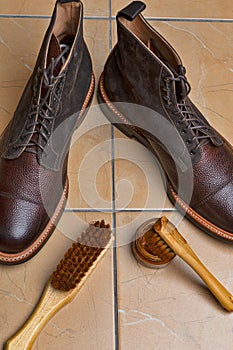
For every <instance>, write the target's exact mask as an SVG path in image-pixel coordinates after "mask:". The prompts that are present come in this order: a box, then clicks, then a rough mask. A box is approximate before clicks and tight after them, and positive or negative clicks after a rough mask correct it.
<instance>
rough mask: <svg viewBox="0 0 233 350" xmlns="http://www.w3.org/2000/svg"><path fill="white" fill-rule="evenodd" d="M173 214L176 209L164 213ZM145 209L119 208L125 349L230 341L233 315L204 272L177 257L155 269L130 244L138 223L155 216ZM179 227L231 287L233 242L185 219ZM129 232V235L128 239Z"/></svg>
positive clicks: (219, 345)
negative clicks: (210, 287)
mask: <svg viewBox="0 0 233 350" xmlns="http://www.w3.org/2000/svg"><path fill="white" fill-rule="evenodd" d="M166 215H167V216H168V217H169V218H170V220H173V219H175V217H174V213H171V214H166ZM156 216H157V215H156V214H154V213H150V214H149V213H144V214H143V215H142V216H141V217H140V220H137V219H136V214H134V215H133V214H130V220H131V221H130V223H129V224H128V225H125V223H126V222H129V214H128V213H127V214H126V213H119V214H117V237H118V228H119V233H120V242H119V246H121V247H119V248H117V249H118V251H117V261H118V264H117V266H118V289H119V302H118V304H119V336H120V344H121V347H120V348H121V349H124V350H131V349H135V350H142V349H148V350H149V349H166V350H167V349H174V350H186V349H190V350H196V349H206V350H211V349H224V350H230V349H231V347H232V345H231V344H232V341H233V334H232V317H231V314H229V313H227V312H226V311H225V310H224V309H223V308H222V307H221V306H220V304H219V303H218V302H217V301H216V300H215V298H214V297H213V296H212V294H211V293H210V292H209V291H208V290H207V288H206V286H205V285H204V284H203V283H202V281H201V280H200V278H199V277H198V276H197V275H196V274H195V272H194V271H193V270H191V269H190V267H189V266H187V264H185V263H184V262H183V261H182V260H181V259H180V258H179V257H176V258H175V259H174V260H173V261H172V263H170V264H169V265H168V266H167V267H165V268H163V269H162V268H161V269H157V270H153V269H149V268H146V267H143V266H142V265H140V264H139V263H137V262H136V260H135V258H134V257H133V255H132V253H131V249H130V245H129V244H128V245H122V240H121V238H122V237H123V236H124V237H128V240H129V242H130V241H131V240H132V238H133V236H134V233H135V231H136V229H137V227H138V226H139V225H141V224H142V223H143V222H144V221H145V220H147V219H150V218H153V217H156ZM179 231H180V232H181V233H182V234H183V235H184V237H185V238H186V239H187V240H188V242H189V244H190V245H191V246H192V248H193V249H194V250H195V252H196V253H197V254H198V256H199V257H200V259H201V260H202V261H203V262H204V263H205V264H206V266H207V267H208V268H209V269H210V270H211V271H212V273H213V274H215V275H216V277H217V278H218V279H219V280H220V281H221V282H222V283H223V284H224V285H225V286H226V288H228V289H229V291H233V283H232V273H231V271H232V268H233V265H232V249H233V248H232V246H231V245H226V244H225V243H222V242H220V241H218V240H216V239H214V238H212V237H210V236H208V235H206V234H205V233H203V232H201V231H200V230H198V229H197V228H195V226H194V225H192V224H191V223H189V222H188V221H187V220H184V221H182V222H181V224H180V226H179ZM130 238H131V239H130Z"/></svg>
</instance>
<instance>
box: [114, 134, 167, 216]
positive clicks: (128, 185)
mask: <svg viewBox="0 0 233 350" xmlns="http://www.w3.org/2000/svg"><path fill="white" fill-rule="evenodd" d="M114 143H115V155H114V158H115V189H116V195H115V197H116V203H115V204H116V208H117V209H128V210H129V209H130V208H141V209H142V210H143V209H145V208H147V209H148V208H157V209H158V208H171V207H172V204H171V203H170V201H169V200H168V198H167V195H166V192H165V189H164V184H163V175H162V172H161V169H160V167H159V165H158V163H157V161H156V159H155V158H154V156H153V155H152V153H151V152H150V151H148V150H147V149H146V148H145V147H144V146H143V145H141V144H140V143H138V142H137V141H134V140H131V139H129V138H127V137H125V136H124V135H123V134H122V133H121V132H119V131H118V130H117V129H115V140H114Z"/></svg>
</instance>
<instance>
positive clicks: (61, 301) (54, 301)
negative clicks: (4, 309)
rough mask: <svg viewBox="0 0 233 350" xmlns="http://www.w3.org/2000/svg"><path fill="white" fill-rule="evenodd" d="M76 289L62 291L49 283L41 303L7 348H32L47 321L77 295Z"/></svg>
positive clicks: (19, 349)
mask: <svg viewBox="0 0 233 350" xmlns="http://www.w3.org/2000/svg"><path fill="white" fill-rule="evenodd" d="M76 292H77V291H76V290H73V291H70V292H61V291H59V290H56V289H54V288H53V287H52V286H51V284H50V281H49V282H48V283H47V285H46V287H45V289H44V292H43V294H42V296H41V299H40V301H39V303H38V304H37V306H36V308H35V309H34V311H33V313H32V314H31V316H30V317H29V319H28V320H27V322H26V323H25V324H24V325H23V327H22V328H21V329H19V331H18V332H17V333H16V334H15V335H14V336H12V337H11V338H10V339H9V340H8V341H7V343H6V345H5V348H4V349H5V350H16V349H17V350H30V349H31V348H32V345H33V343H34V341H35V339H36V337H37V336H38V334H39V333H40V331H41V330H42V329H43V327H44V326H45V325H46V323H47V322H48V321H49V320H50V319H51V318H52V317H53V315H54V314H55V313H57V311H59V310H60V309H61V308H62V307H63V306H64V305H65V304H67V303H69V302H70V301H71V300H72V299H73V298H74V296H75V295H76Z"/></svg>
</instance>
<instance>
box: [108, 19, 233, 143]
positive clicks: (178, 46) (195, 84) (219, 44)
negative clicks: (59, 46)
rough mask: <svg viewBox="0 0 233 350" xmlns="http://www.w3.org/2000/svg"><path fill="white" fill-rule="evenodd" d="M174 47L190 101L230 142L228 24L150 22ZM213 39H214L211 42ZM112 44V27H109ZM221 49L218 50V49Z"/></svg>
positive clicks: (232, 96)
mask: <svg viewBox="0 0 233 350" xmlns="http://www.w3.org/2000/svg"><path fill="white" fill-rule="evenodd" d="M150 23H151V24H152V26H154V28H155V29H156V30H158V31H159V32H160V33H161V34H162V35H163V36H164V37H165V38H166V39H167V40H168V41H169V43H170V44H171V45H172V46H173V47H174V48H175V50H176V51H177V53H178V54H179V56H180V57H181V59H182V61H183V64H184V65H185V67H186V69H187V77H188V81H189V82H190V84H191V88H192V91H191V94H190V97H191V98H192V100H193V102H194V103H195V104H196V105H197V106H198V107H199V108H200V110H201V111H202V112H203V114H204V115H205V117H206V118H207V119H208V120H209V122H210V123H211V124H212V125H213V126H214V127H215V128H216V129H217V130H218V131H219V132H220V133H222V134H223V136H224V137H226V138H227V139H228V140H229V141H230V142H232V141H233V138H232V137H233V133H232V130H233V124H232V116H231V113H229V111H230V110H231V107H232V105H233V94H232V70H233V68H232V67H233V54H232V49H231V48H232V40H233V39H232V35H231V33H232V29H233V24H232V23H194V22H192V23H190V22H189V23H188V22H156V21H151V22H150ZM213 38H214V40H213ZM113 41H114V43H115V42H116V25H115V23H114V25H113ZM219 48H221V49H219Z"/></svg>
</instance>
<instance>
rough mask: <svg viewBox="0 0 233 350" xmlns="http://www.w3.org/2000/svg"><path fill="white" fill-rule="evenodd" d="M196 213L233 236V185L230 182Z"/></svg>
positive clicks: (207, 199)
mask: <svg viewBox="0 0 233 350" xmlns="http://www.w3.org/2000/svg"><path fill="white" fill-rule="evenodd" d="M196 211H197V212H198V213H199V214H201V215H202V216H203V217H204V218H206V219H207V220H208V221H210V222H212V223H213V224H214V225H215V226H217V227H219V228H221V229H223V230H225V231H227V232H229V233H232V234H233V183H232V182H229V183H228V184H227V185H225V186H223V187H222V188H221V189H219V190H218V191H217V192H215V193H213V194H212V195H210V196H209V197H208V198H206V199H205V201H204V203H201V204H200V205H199V206H198V208H196Z"/></svg>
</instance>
